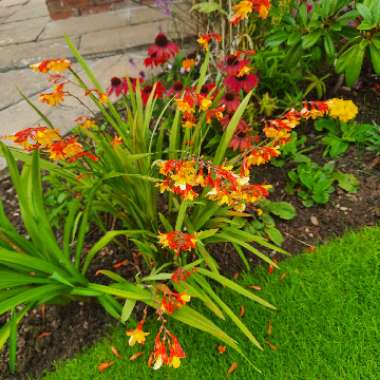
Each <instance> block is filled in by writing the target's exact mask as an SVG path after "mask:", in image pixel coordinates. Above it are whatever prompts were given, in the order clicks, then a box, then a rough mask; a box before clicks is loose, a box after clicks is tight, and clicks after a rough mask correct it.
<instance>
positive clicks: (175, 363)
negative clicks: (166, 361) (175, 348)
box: [170, 356, 181, 368]
mask: <svg viewBox="0 0 380 380" xmlns="http://www.w3.org/2000/svg"><path fill="white" fill-rule="evenodd" d="M170 365H171V366H172V367H173V368H179V367H180V366H181V359H180V358H179V357H178V356H173V358H172V360H171V362H170Z"/></svg>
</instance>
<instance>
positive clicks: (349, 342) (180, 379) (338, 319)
mask: <svg viewBox="0 0 380 380" xmlns="http://www.w3.org/2000/svg"><path fill="white" fill-rule="evenodd" d="M379 271H380V228H367V229H363V230H362V231H359V232H356V233H349V234H347V235H346V236H344V237H343V238H342V239H338V240H335V241H333V242H331V243H329V244H327V245H325V246H321V247H319V248H318V249H317V250H316V251H315V252H314V253H305V254H304V255H302V256H298V257H294V258H291V259H289V260H287V261H286V262H283V263H282V265H281V271H276V272H275V273H273V274H272V275H268V274H267V273H266V272H265V271H264V268H257V269H256V270H255V271H254V273H252V274H249V275H246V276H245V277H244V278H243V279H242V283H243V284H245V285H248V284H259V285H260V286H261V287H262V288H263V290H262V291H261V292H260V295H261V296H263V297H265V298H266V299H268V300H270V301H271V302H273V303H274V304H275V305H276V306H277V307H278V311H276V312H272V311H269V310H266V309H264V308H261V307H259V306H257V305H255V304H252V303H249V302H247V301H245V300H243V299H242V298H240V297H237V296H235V295H233V294H231V293H230V292H227V291H222V293H224V294H223V296H224V297H225V299H226V300H228V302H229V304H230V305H231V306H232V308H233V309H234V310H235V311H236V312H237V313H239V309H240V306H241V304H243V305H244V306H245V309H246V314H245V316H244V317H243V319H244V321H245V323H246V324H247V325H248V326H249V327H250V328H251V329H252V331H253V332H254V333H255V334H256V336H257V337H259V340H260V341H261V342H262V344H263V345H264V347H265V350H264V352H260V351H259V350H257V349H255V348H254V347H253V346H251V345H250V344H249V343H248V342H246V341H245V340H244V339H242V341H243V342H244V344H243V348H244V350H245V351H246V352H247V354H248V356H249V358H250V359H251V360H252V361H253V362H254V363H255V365H257V366H258V367H259V368H261V369H262V372H263V374H262V375H260V374H258V373H257V372H255V371H253V370H252V368H251V367H250V366H249V365H248V364H246V363H245V362H244V360H243V359H242V358H241V357H239V355H237V354H235V353H233V352H231V350H228V349H227V352H226V353H225V354H222V355H221V354H219V353H218V352H217V349H216V347H217V345H218V342H216V341H215V340H213V339H211V338H210V337H208V336H207V335H206V334H202V333H199V332H197V331H195V330H192V329H190V328H186V327H183V326H178V325H177V326H173V327H172V329H173V330H174V332H175V333H176V334H177V335H178V337H179V338H180V340H181V342H182V343H183V346H184V348H185V350H186V352H187V355H188V358H187V359H186V360H184V362H183V366H182V367H181V368H180V369H177V370H174V369H167V368H163V369H161V370H159V371H157V372H155V371H153V370H151V369H149V368H148V367H147V365H146V361H147V358H148V354H149V353H148V350H149V347H151V343H152V339H153V335H154V331H153V330H154V329H155V328H156V327H157V326H156V325H155V324H154V322H150V323H149V324H148V325H147V328H148V329H151V330H152V335H151V336H150V340H149V341H148V344H147V346H146V347H145V349H143V350H144V351H145V353H144V355H143V356H142V357H140V358H139V359H137V360H136V361H135V362H130V361H129V360H128V359H124V360H116V364H115V365H114V366H113V367H112V368H109V369H108V370H107V371H106V372H105V373H103V374H100V373H99V372H98V370H97V365H98V364H99V363H101V362H104V361H107V360H112V359H113V355H112V353H111V351H110V347H111V345H114V346H115V347H117V348H118V350H119V351H120V352H121V354H122V355H123V356H124V357H125V358H128V357H129V356H131V355H132V354H133V353H134V352H136V351H138V350H139V349H140V348H139V347H136V348H135V347H134V348H130V347H128V344H127V338H126V337H125V335H124V330H123V329H122V328H121V327H120V328H118V329H116V330H115V331H114V332H113V333H112V334H111V336H110V337H108V338H106V339H104V340H103V341H101V342H99V343H98V344H97V345H95V346H94V347H91V348H90V349H89V350H87V351H86V352H84V353H82V354H81V355H79V356H78V357H76V358H74V359H72V360H69V361H67V362H60V363H58V364H57V365H56V371H55V372H52V373H50V374H47V375H46V376H45V377H43V379H44V380H68V379H70V380H76V379H78V380H79V379H80V380H90V379H91V380H95V379H112V380H119V379H120V380H125V379H133V380H138V379H144V380H145V379H173V380H174V379H175V380H188V379H190V380H192V379H197V380H199V379H213V380H214V379H216V380H217V379H224V378H226V374H227V370H228V368H229V367H230V365H231V363H233V362H237V363H238V368H237V369H236V371H235V372H234V373H233V374H232V375H231V376H230V377H231V378H235V379H244V380H245V379H247V380H255V379H265V380H287V379H289V380H301V379H302V380H317V379H320V380H335V379H339V380H342V379H344V380H345V379H352V380H359V379H366V380H371V379H373V380H379V379H380V364H379V357H380V343H379V340H380V291H379V284H380V275H379ZM269 321H271V323H272V335H271V336H268V324H269ZM172 325H173V324H172ZM220 325H222V326H224V328H225V329H226V330H227V331H228V332H229V334H230V335H232V336H236V337H237V336H239V338H241V334H239V332H238V331H237V329H236V328H234V327H233V326H232V325H231V324H226V323H224V324H223V323H222V324H220ZM266 341H269V342H270V345H272V348H270V345H269V344H268V343H267V342H266ZM273 349H275V350H273Z"/></svg>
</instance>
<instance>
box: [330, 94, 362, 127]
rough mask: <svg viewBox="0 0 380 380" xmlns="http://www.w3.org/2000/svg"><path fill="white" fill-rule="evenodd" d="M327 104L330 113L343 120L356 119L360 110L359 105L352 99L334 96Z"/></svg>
mask: <svg viewBox="0 0 380 380" xmlns="http://www.w3.org/2000/svg"><path fill="white" fill-rule="evenodd" d="M327 105H328V108H329V115H330V116H331V117H333V118H335V119H339V120H341V121H343V122H347V121H350V120H352V119H354V118H355V117H356V115H357V114H358V112H359V109H358V107H357V106H356V105H355V103H354V102H353V101H352V100H344V99H338V98H333V99H330V100H328V101H327Z"/></svg>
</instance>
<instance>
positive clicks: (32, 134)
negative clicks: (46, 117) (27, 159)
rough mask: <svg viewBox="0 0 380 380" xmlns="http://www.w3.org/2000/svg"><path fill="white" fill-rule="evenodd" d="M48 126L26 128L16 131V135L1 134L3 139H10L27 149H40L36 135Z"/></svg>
mask: <svg viewBox="0 0 380 380" xmlns="http://www.w3.org/2000/svg"><path fill="white" fill-rule="evenodd" d="M47 129H48V128H47V127H33V128H26V129H23V130H21V131H18V132H16V133H15V134H14V135H8V136H1V137H0V139H1V140H10V141H13V142H14V143H15V144H18V145H21V146H22V147H23V148H24V149H26V150H32V149H38V148H39V147H40V145H39V144H38V143H37V140H36V136H37V133H38V132H42V131H46V130H47Z"/></svg>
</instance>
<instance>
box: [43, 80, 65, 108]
mask: <svg viewBox="0 0 380 380" xmlns="http://www.w3.org/2000/svg"><path fill="white" fill-rule="evenodd" d="M63 87H64V84H63V83H61V84H59V85H57V86H56V87H55V88H54V90H53V91H52V92H47V93H42V94H40V96H39V99H40V102H42V103H46V104H48V105H49V106H57V105H58V104H61V103H62V102H63V100H64V97H65V93H64V91H63Z"/></svg>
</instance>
